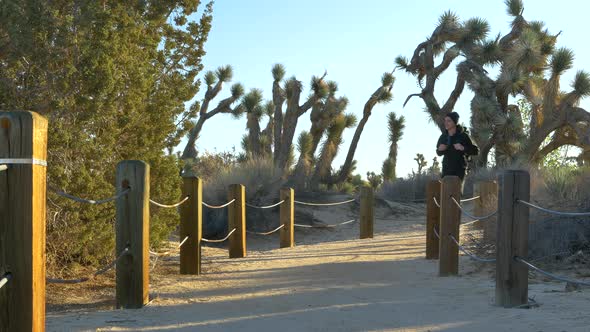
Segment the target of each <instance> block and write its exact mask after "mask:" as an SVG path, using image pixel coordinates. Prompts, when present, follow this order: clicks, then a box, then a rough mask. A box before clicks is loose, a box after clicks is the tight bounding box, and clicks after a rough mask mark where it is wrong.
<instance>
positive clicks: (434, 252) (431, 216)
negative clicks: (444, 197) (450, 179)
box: [426, 180, 441, 259]
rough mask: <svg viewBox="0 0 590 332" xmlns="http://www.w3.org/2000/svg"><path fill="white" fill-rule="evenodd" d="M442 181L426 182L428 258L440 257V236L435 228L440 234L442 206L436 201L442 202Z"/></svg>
mask: <svg viewBox="0 0 590 332" xmlns="http://www.w3.org/2000/svg"><path fill="white" fill-rule="evenodd" d="M440 187H441V184H440V181H439V180H433V181H430V182H428V183H427V184H426V259H438V246H439V243H438V242H439V241H438V237H436V235H435V234H434V230H435V229H436V231H437V232H438V233H439V234H440V208H439V207H438V206H437V205H436V203H435V202H434V199H436V200H437V202H439V204H440Z"/></svg>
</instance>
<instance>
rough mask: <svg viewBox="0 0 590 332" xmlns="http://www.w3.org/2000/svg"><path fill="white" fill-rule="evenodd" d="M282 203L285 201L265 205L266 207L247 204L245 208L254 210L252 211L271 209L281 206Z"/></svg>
mask: <svg viewBox="0 0 590 332" xmlns="http://www.w3.org/2000/svg"><path fill="white" fill-rule="evenodd" d="M283 203H285V200H282V201H280V202H278V203H276V204H272V205H267V206H256V205H252V204H248V203H246V206H247V207H251V208H254V209H272V208H273V207H276V206H279V205H281V204H283Z"/></svg>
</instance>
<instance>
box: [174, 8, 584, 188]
mask: <svg viewBox="0 0 590 332" xmlns="http://www.w3.org/2000/svg"><path fill="white" fill-rule="evenodd" d="M524 4H525V11H524V16H525V18H526V19H527V20H542V21H544V22H545V23H546V25H547V27H548V28H549V30H550V31H551V32H552V33H557V32H559V31H562V34H561V35H560V37H559V39H558V46H567V47H569V48H571V49H573V50H574V52H575V54H576V59H575V64H574V68H573V69H572V70H570V72H568V73H567V75H565V77H564V80H563V82H562V87H564V88H565V87H567V86H569V83H570V81H571V79H572V77H573V75H574V74H575V72H576V70H578V69H585V70H588V71H590V47H589V46H588V42H587V40H588V38H587V31H588V22H587V17H588V14H587V13H588V10H589V9H590V6H589V5H588V4H587V2H586V1H571V0H562V1H559V2H555V1H548V0H541V1H539V0H534V1H533V0H525V2H524ZM449 9H450V10H453V11H455V12H456V13H457V14H458V15H459V17H460V18H461V19H462V20H466V19H468V18H471V17H476V16H477V17H483V18H486V19H487V20H488V21H489V22H490V25H491V35H493V36H495V35H496V34H498V33H502V34H505V33H507V32H508V31H509V24H510V21H511V20H510V17H509V16H508V15H507V14H506V10H505V6H504V2H503V1H502V0H493V1H492V0H490V1H467V0H428V1H404V2H401V1H388V0H366V1H351V0H315V1H312V0H298V1H276V0H251V1H229V0H217V1H216V3H215V5H214V14H213V17H214V18H213V28H212V30H211V33H210V34H209V40H208V42H207V44H206V51H207V55H206V56H205V58H204V60H203V62H204V65H205V69H206V70H214V69H215V68H217V67H218V66H220V65H225V64H230V65H232V66H233V68H234V82H241V83H242V84H243V85H244V86H245V87H246V88H247V89H248V90H249V89H250V88H259V89H262V90H263V92H264V97H265V98H266V99H271V97H272V94H271V92H272V75H271V73H270V70H271V67H272V65H273V64H274V63H278V62H280V63H282V64H284V65H285V66H286V69H287V77H290V76H292V75H295V76H296V77H297V78H298V79H299V80H301V81H302V82H303V83H304V86H305V87H306V88H307V87H308V86H309V81H310V78H311V76H312V75H321V74H322V73H323V72H324V70H327V71H328V79H330V80H334V81H336V82H338V84H339V93H340V95H345V96H347V97H348V99H349V100H350V105H349V107H348V109H347V111H348V112H352V113H355V114H357V116H358V117H359V119H360V117H361V116H362V108H363V105H364V103H365V101H366V100H367V98H368V97H369V96H370V95H371V94H372V93H373V92H374V91H375V89H377V88H378V87H379V84H380V78H381V75H382V74H383V73H384V72H386V71H391V70H392V69H393V68H394V59H395V57H396V56H397V55H404V56H406V57H410V56H411V54H412V52H413V51H414V49H415V48H416V46H417V44H418V43H420V42H422V41H423V40H424V39H425V38H426V37H427V36H429V35H430V34H431V33H432V31H433V29H434V28H435V26H436V22H437V21H438V17H439V16H440V14H442V13H443V12H444V11H445V10H449ZM455 73H456V71H455V69H454V66H451V67H450V70H449V71H448V73H447V75H446V76H443V77H442V78H441V79H440V80H439V82H438V83H437V88H436V91H435V93H436V95H437V97H438V99H439V102H441V103H442V101H444V100H445V98H446V96H447V95H448V93H449V92H450V91H451V90H452V87H453V86H454V78H455ZM395 76H396V78H397V81H396V83H395V86H394V89H393V93H394V100H393V101H392V102H391V103H389V104H386V105H378V106H376V107H375V109H374V110H373V115H372V116H371V118H370V120H369V122H368V124H367V126H366V127H365V130H364V132H363V135H362V138H361V141H360V144H359V148H358V149H357V152H356V156H355V159H357V160H358V170H357V171H358V172H359V173H360V174H362V175H363V177H364V176H365V174H366V172H367V171H375V172H376V173H380V171H381V164H382V162H383V160H384V159H385V158H386V156H387V151H388V143H387V123H386V116H387V113H389V112H395V113H397V114H398V115H404V116H405V117H406V130H405V133H404V136H403V139H402V140H401V143H400V151H399V156H398V165H397V174H398V176H405V175H407V174H408V173H410V172H411V171H412V168H415V167H416V165H415V161H414V160H413V158H414V157H415V155H416V153H423V154H424V155H425V156H426V157H427V159H428V161H429V164H430V161H431V160H432V158H433V157H434V156H435V153H434V152H435V150H434V146H435V143H436V139H437V138H438V136H439V134H440V132H439V131H438V129H437V128H436V127H435V126H434V125H433V124H432V123H430V122H429V121H428V116H427V114H426V113H425V112H424V111H422V109H423V105H424V104H423V102H422V101H421V100H420V99H417V98H414V99H413V100H412V101H410V102H409V104H408V105H407V106H406V107H405V108H403V107H402V105H403V102H404V100H405V98H406V96H407V95H408V94H411V93H416V92H419V88H418V87H417V84H416V81H415V79H414V78H413V77H411V76H409V75H407V74H406V73H404V72H401V71H397V72H396V73H395ZM228 88H229V85H228ZM204 90H205V89H204V88H203V89H202V91H201V92H200V93H199V95H198V97H199V98H202V95H203V94H204ZM227 90H228V89H226V90H225V93H224V94H222V95H220V97H218V100H219V99H221V98H224V97H226V96H227V94H228V92H227ZM305 95H307V89H306V92H305V93H304V94H303V96H305ZM471 98H472V94H471V93H470V92H469V91H468V89H467V88H466V89H465V91H464V93H463V95H462V96H461V99H460V100H459V103H458V104H457V107H456V109H455V110H456V111H457V112H459V114H460V115H461V122H464V123H465V124H468V123H469V102H470V100H471ZM302 102H303V98H302ZM213 104H214V105H216V104H217V101H216V102H214V103H213ZM582 106H583V107H586V109H588V108H587V107H588V101H586V100H585V101H584V102H583V103H582ZM263 125H264V124H263ZM245 126H246V121H245V119H241V120H234V119H232V118H231V116H228V115H223V114H222V115H217V116H215V117H213V118H212V119H210V120H208V121H207V123H206V124H205V126H204V128H203V132H202V135H201V137H200V138H199V140H198V142H197V148H198V150H199V151H204V150H209V151H215V150H217V151H225V150H230V149H231V148H232V147H233V146H235V147H236V149H238V150H239V149H241V147H240V140H241V138H242V135H243V134H244V133H245ZM309 126H310V121H309V114H306V115H304V116H302V117H301V118H300V121H299V125H298V128H297V129H298V132H300V131H302V130H308V129H309ZM353 132H354V129H351V130H348V131H347V132H346V134H345V136H344V138H345V142H344V143H343V145H342V147H341V149H340V152H339V155H338V157H337V159H336V161H335V164H334V167H335V168H338V167H339V166H340V165H341V164H342V162H343V160H344V157H345V154H346V152H347V150H348V146H349V144H350V139H351V137H352V134H353ZM183 146H184V145H183Z"/></svg>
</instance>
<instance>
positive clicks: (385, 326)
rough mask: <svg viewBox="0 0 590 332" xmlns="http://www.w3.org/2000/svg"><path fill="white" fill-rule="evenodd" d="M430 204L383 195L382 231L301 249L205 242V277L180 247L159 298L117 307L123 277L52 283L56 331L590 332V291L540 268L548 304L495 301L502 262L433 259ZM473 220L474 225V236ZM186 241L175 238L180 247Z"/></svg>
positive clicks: (319, 214)
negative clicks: (456, 269) (447, 265)
mask: <svg viewBox="0 0 590 332" xmlns="http://www.w3.org/2000/svg"><path fill="white" fill-rule="evenodd" d="M313 211H314V212H313V214H314V218H315V219H316V222H324V223H327V224H335V223H338V222H340V221H344V220H348V219H352V218H354V217H355V216H356V214H357V212H358V206H338V207H330V208H314V210H313ZM424 223H425V217H424V205H421V204H405V203H403V204H402V203H389V204H388V205H383V204H381V205H380V206H379V208H378V209H377V211H376V220H375V237H374V238H373V239H364V240H359V239H358V235H359V225H358V222H356V223H352V224H346V225H343V226H340V227H336V228H313V229H308V228H298V229H296V233H295V238H296V247H294V248H288V249H278V244H279V238H278V234H273V235H269V236H260V235H255V234H249V235H248V256H247V257H246V258H243V259H229V258H228V254H227V250H226V249H225V247H224V246H223V245H220V246H206V247H204V248H203V257H204V261H203V274H202V275H200V276H186V275H179V274H178V253H177V252H176V253H172V254H171V255H170V256H168V257H162V258H160V259H159V260H158V262H157V264H156V266H155V268H154V269H153V270H152V272H151V276H150V280H151V283H150V298H151V302H150V303H149V304H148V305H147V306H146V307H144V308H142V309H136V310H116V309H114V308H113V307H114V274H113V273H112V272H111V273H109V274H106V275H105V276H101V277H99V278H97V279H95V280H93V281H91V282H89V283H86V284H79V285H50V286H49V287H48V294H47V308H48V312H47V322H46V324H47V330H48V331H281V332H288V331H590V316H589V315H588V308H589V307H590V291H589V290H584V289H582V290H578V291H573V292H566V291H565V285H564V284H563V283H557V282H551V281H549V280H545V279H544V278H540V277H537V276H535V275H534V274H532V273H531V279H530V285H529V288H530V289H529V297H530V298H532V299H534V301H535V302H536V304H538V306H535V307H533V308H530V309H504V308H500V307H496V306H494V304H493V303H494V280H493V266H489V265H483V266H482V265H481V263H476V262H474V261H471V260H470V259H469V258H468V257H466V256H462V257H461V259H460V275H459V276H458V277H446V278H440V277H438V276H437V271H438V265H437V264H438V261H433V260H425V259H424V242H425V241H424V239H425V235H424V234H425V230H424V228H425V227H424ZM470 231H471V230H470V229H468V228H467V229H462V232H464V233H466V234H467V233H469V232H470ZM174 243H175V242H174V241H172V242H171V243H170V247H171V248H173V247H174Z"/></svg>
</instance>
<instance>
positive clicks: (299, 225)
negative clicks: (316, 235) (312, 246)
mask: <svg viewBox="0 0 590 332" xmlns="http://www.w3.org/2000/svg"><path fill="white" fill-rule="evenodd" d="M355 221H356V219H352V220H348V221H345V222H341V223H339V224H333V225H322V226H317V225H316V226H314V225H302V224H293V226H295V227H302V228H334V227H338V226H342V225H346V224H350V223H353V222H355Z"/></svg>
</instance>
